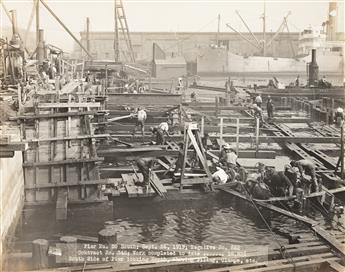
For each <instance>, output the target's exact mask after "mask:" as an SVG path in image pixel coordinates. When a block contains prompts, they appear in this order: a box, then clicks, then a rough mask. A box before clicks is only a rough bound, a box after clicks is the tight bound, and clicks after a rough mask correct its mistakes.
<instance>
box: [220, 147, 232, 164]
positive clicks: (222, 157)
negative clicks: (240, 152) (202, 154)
mask: <svg viewBox="0 0 345 272" xmlns="http://www.w3.org/2000/svg"><path fill="white" fill-rule="evenodd" d="M230 148H231V147H230V145H229V144H228V143H225V144H223V145H222V150H221V151H220V155H219V162H220V163H221V164H223V165H226V159H227V155H226V153H227V150H228V149H230Z"/></svg>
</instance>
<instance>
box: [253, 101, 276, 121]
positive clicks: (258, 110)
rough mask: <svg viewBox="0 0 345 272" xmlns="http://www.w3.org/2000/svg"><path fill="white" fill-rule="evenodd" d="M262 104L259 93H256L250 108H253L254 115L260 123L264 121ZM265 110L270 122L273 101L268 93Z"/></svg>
mask: <svg viewBox="0 0 345 272" xmlns="http://www.w3.org/2000/svg"><path fill="white" fill-rule="evenodd" d="M262 104H263V101H262V97H261V94H258V95H257V96H256V97H255V99H254V103H253V106H252V109H253V114H254V117H255V118H257V119H258V120H259V121H260V125H261V124H262V123H263V122H264V117H263V111H262V106H263V105H262ZM266 111H267V117H268V122H270V121H272V120H273V117H274V103H273V100H272V98H271V96H269V95H268V96H267V102H266Z"/></svg>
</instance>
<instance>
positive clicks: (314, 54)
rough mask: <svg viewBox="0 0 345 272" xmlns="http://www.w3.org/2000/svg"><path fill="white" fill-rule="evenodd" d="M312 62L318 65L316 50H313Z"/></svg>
mask: <svg viewBox="0 0 345 272" xmlns="http://www.w3.org/2000/svg"><path fill="white" fill-rule="evenodd" d="M311 62H312V63H316V50H315V49H312V50H311Z"/></svg>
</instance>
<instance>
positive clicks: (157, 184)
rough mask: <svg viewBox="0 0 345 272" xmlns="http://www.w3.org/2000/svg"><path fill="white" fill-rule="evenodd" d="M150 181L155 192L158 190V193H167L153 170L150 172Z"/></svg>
mask: <svg viewBox="0 0 345 272" xmlns="http://www.w3.org/2000/svg"><path fill="white" fill-rule="evenodd" d="M150 183H151V185H153V187H154V189H155V190H156V192H157V193H158V192H159V193H158V194H159V195H165V194H166V193H167V190H166V189H165V187H164V185H163V184H162V183H161V181H160V180H159V178H158V177H157V175H156V173H155V172H151V176H150Z"/></svg>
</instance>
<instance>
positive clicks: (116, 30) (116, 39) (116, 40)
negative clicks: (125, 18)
mask: <svg viewBox="0 0 345 272" xmlns="http://www.w3.org/2000/svg"><path fill="white" fill-rule="evenodd" d="M117 17H118V14H117V3H116V0H115V1H114V23H115V25H114V56H115V62H119V57H120V56H119V55H120V51H119V28H118V23H117V22H118V21H117V20H118V19H117Z"/></svg>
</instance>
